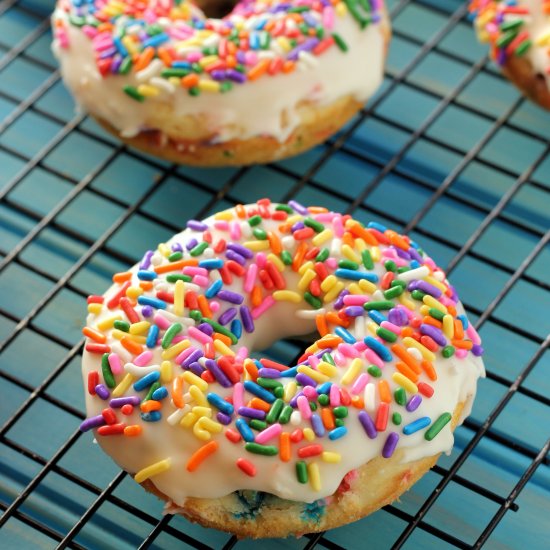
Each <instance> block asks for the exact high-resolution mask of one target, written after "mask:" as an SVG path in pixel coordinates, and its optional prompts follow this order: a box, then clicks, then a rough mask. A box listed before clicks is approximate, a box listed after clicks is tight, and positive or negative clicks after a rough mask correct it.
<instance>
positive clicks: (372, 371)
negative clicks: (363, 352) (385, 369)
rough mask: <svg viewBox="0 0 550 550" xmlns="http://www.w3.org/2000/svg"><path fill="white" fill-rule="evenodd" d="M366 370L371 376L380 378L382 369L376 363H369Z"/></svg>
mask: <svg viewBox="0 0 550 550" xmlns="http://www.w3.org/2000/svg"><path fill="white" fill-rule="evenodd" d="M367 372H368V373H369V374H370V375H371V376H374V378H380V377H381V376H382V370H381V369H380V368H379V367H377V366H376V365H371V366H370V367H369V368H368V369H367Z"/></svg>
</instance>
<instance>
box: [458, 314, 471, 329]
mask: <svg viewBox="0 0 550 550" xmlns="http://www.w3.org/2000/svg"><path fill="white" fill-rule="evenodd" d="M456 318H457V319H460V322H461V323H462V326H463V327H464V330H467V329H468V317H466V315H457V316H456Z"/></svg>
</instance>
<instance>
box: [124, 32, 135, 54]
mask: <svg viewBox="0 0 550 550" xmlns="http://www.w3.org/2000/svg"><path fill="white" fill-rule="evenodd" d="M121 42H122V43H123V44H124V47H125V48H126V49H127V50H128V53H130V54H134V53H138V45H137V44H136V43H135V42H134V41H133V40H132V38H131V37H130V36H128V35H126V36H125V37H123V38H122V40H121Z"/></svg>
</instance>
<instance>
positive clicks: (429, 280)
mask: <svg viewBox="0 0 550 550" xmlns="http://www.w3.org/2000/svg"><path fill="white" fill-rule="evenodd" d="M424 279H425V281H426V282H427V283H430V284H431V285H434V286H435V287H436V288H439V290H441V292H446V290H447V287H446V286H445V285H444V284H443V283H442V282H441V281H438V280H437V279H436V278H435V277H431V276H428V277H424Z"/></svg>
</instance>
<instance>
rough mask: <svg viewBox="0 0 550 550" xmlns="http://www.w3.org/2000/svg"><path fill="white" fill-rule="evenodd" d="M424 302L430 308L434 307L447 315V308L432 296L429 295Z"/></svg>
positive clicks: (423, 299)
mask: <svg viewBox="0 0 550 550" xmlns="http://www.w3.org/2000/svg"><path fill="white" fill-rule="evenodd" d="M422 301H423V302H424V303H425V304H426V305H427V306H429V307H434V308H435V309H438V310H439V311H441V312H442V313H447V308H446V307H445V306H444V305H443V304H442V303H441V302H440V301H439V300H436V299H435V298H434V297H433V296H430V295H429V294H426V295H425V296H424V298H422Z"/></svg>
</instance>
